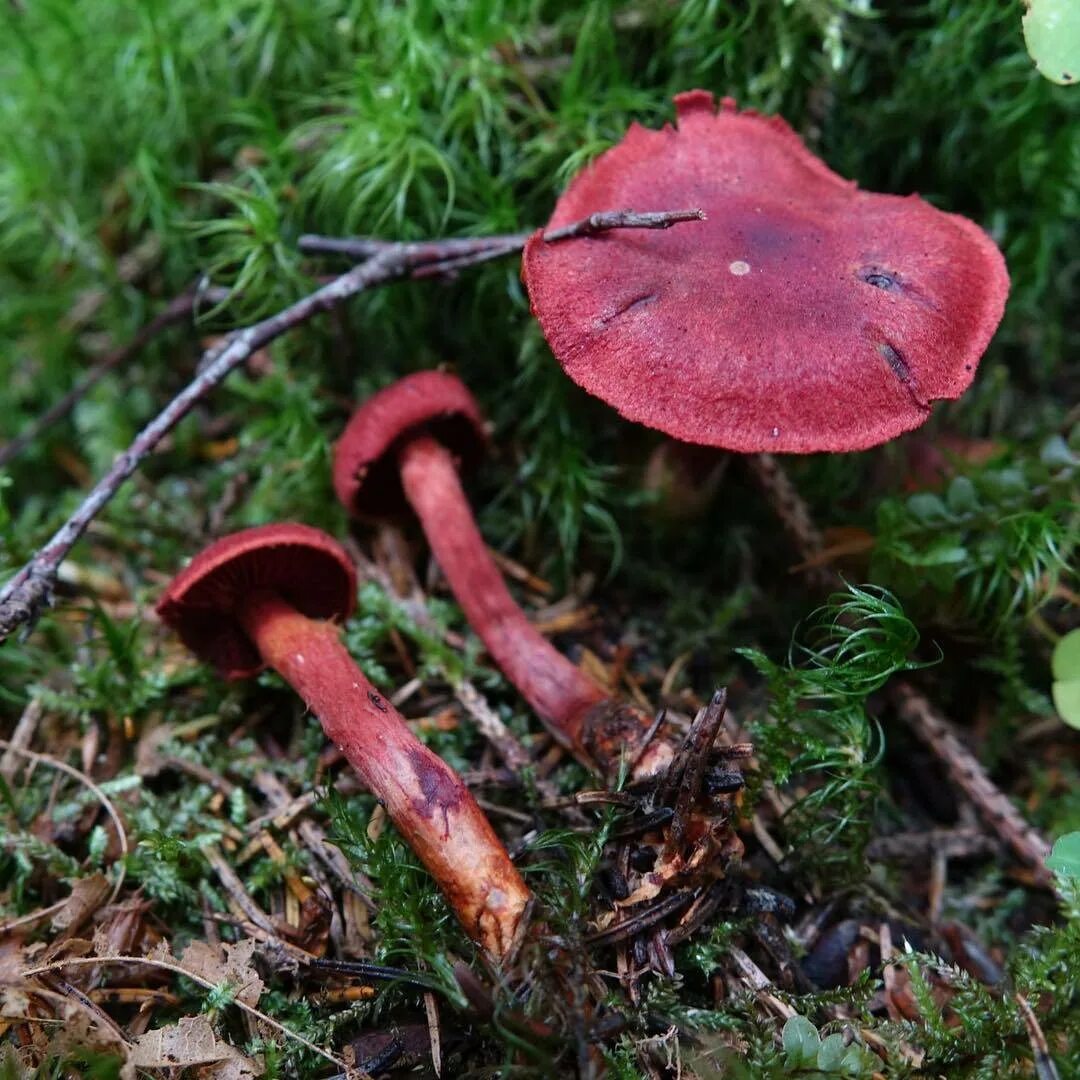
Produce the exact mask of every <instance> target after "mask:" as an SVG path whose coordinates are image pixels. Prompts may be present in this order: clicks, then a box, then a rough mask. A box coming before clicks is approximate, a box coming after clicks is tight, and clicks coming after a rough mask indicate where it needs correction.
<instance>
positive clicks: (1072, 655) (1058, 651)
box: [1050, 630, 1080, 682]
mask: <svg viewBox="0 0 1080 1080" xmlns="http://www.w3.org/2000/svg"><path fill="white" fill-rule="evenodd" d="M1050 670H1051V672H1053V675H1054V678H1055V679H1057V680H1059V681H1061V682H1069V681H1070V680H1071V679H1080V630H1070V631H1069V633H1067V634H1066V635H1065V636H1064V637H1063V638H1062V639H1061V640H1060V641H1059V642H1058V643H1057V645H1055V646H1054V655H1053V657H1052V658H1051V660H1050Z"/></svg>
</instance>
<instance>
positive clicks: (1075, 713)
mask: <svg viewBox="0 0 1080 1080" xmlns="http://www.w3.org/2000/svg"><path fill="white" fill-rule="evenodd" d="M1050 696H1051V697H1052V698H1053V699H1054V708H1055V709H1056V710H1057V714H1058V716H1060V717H1061V719H1062V720H1064V721H1065V723H1066V724H1068V725H1069V727H1074V728H1080V679H1069V680H1067V681H1064V680H1063V681H1061V682H1056V683H1054V684H1053V685H1052V686H1051V687H1050Z"/></svg>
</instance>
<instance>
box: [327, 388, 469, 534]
mask: <svg viewBox="0 0 1080 1080" xmlns="http://www.w3.org/2000/svg"><path fill="white" fill-rule="evenodd" d="M420 433H427V434H429V435H432V436H434V437H435V438H436V439H438V440H439V442H441V443H442V444H443V445H444V446H446V448H447V449H448V450H449V451H450V452H451V453H452V454H454V455H456V456H457V457H458V459H459V461H460V463H461V465H462V466H463V467H470V466H471V465H473V464H474V463H475V462H476V461H477V460H479V459H480V458H481V457H482V456H483V453H484V449H485V447H486V445H487V437H486V435H485V433H484V420H483V417H482V416H481V415H480V408H479V406H478V405H477V404H476V401H475V400H474V399H473V396H472V394H470V393H469V391H468V390H467V389H466V387H465V384H464V383H463V382H462V381H461V380H460V379H458V378H455V377H454V376H453V375H447V374H446V373H445V372H442V371H420V372H417V373H416V374H415V375H406V376H405V377H404V378H403V379H398V381H397V382H395V383H393V384H392V385H391V386H388V387H387V388H386V389H385V390H380V391H379V392H378V393H377V394H375V395H373V396H372V397H370V398H368V400H367V401H365V402H364V404H363V405H361V406H360V408H359V409H357V410H356V412H355V413H353V415H352V418H351V419H350V420H349V423H348V424H347V425H346V427H345V430H344V432H343V433H342V435H341V438H340V439H339V440H338V442H337V445H336V446H335V448H334V490H335V491H336V492H337V496H338V498H339V499H340V500H341V502H342V503H343V504H344V506H345V507H346V508H347V509H348V510H349V512H350V513H352V514H356V515H357V516H360V517H391V516H397V515H400V514H403V513H405V512H406V511H407V503H406V501H405V493H404V492H403V491H402V488H401V480H400V477H399V475H398V464H397V451H398V450H399V449H400V447H401V446H402V445H404V444H405V443H406V442H408V440H409V439H411V438H414V437H415V436H416V435H418V434H420Z"/></svg>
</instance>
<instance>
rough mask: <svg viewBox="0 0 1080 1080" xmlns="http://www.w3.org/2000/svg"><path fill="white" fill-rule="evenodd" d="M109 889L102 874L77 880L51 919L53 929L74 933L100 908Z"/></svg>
mask: <svg viewBox="0 0 1080 1080" xmlns="http://www.w3.org/2000/svg"><path fill="white" fill-rule="evenodd" d="M111 888H112V887H111V886H110V884H109V882H108V881H107V880H106V878H105V875H104V874H91V875H90V876H89V877H84V878H79V880H78V881H76V882H75V885H74V886H73V887H72V890H71V895H70V896H69V897H68V898H67V900H66V901H65V902H64V906H63V907H62V908H61V909H60V910H59V911H58V912H57V913H56V914H55V915H54V916H53V917H52V926H53V929H54V930H62V931H66V932H67V934H69V935H70V934H73V933H75V931H76V930H78V929H79V927H80V926H82V925H83V923H85V922H86V921H87V920H88V919H89V918H90V916H91V915H93V914H94V912H95V911H97V909H98V908H99V907H101V905H102V904H103V903H104V902H105V898H106V897H107V896H108V895H109V892H110V890H111Z"/></svg>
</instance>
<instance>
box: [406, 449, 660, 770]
mask: <svg viewBox="0 0 1080 1080" xmlns="http://www.w3.org/2000/svg"><path fill="white" fill-rule="evenodd" d="M398 466H399V469H400V474H401V484H402V487H403V488H404V490H405V496H406V498H407V499H408V501H409V503H410V505H411V506H412V508H413V510H414V511H415V512H416V515H417V517H419V519H420V522H421V524H422V526H423V528H424V533H425V535H426V536H427V539H428V543H429V544H430V545H431V549H432V551H433V552H434V553H435V558H436V559H437V560H438V563H439V566H440V567H441V568H442V571H443V573H444V574H445V575H446V577H447V580H448V581H449V582H450V587H451V589H452V590H453V592H454V595H455V596H456V597H457V600H458V603H459V604H460V605H461V607H462V609H463V610H464V612H465V616H466V618H467V619H468V620H469V623H470V625H471V626H472V627H473V629H474V630H475V631H476V633H477V634H478V635H479V636H480V638H481V640H482V641H483V642H484V644H485V645H486V646H487V648H488V651H489V652H490V653H491V656H492V658H493V659H494V660H495V662H496V663H497V664H498V665H499V667H500V668H501V669H502V671H503V673H504V674H505V675H506V677H507V678H508V679H509V680H510V681H511V682H512V683H513V684H514V685H515V686H516V687H517V688H518V690H520V691H521V693H522V695H523V696H524V698H525V700H526V701H528V703H529V705H530V706H531V707H532V708H533V709H534V710H535V711H536V713H537V715H538V716H539V717H540V719H541V720H542V721H543V723H544V725H545V727H547V729H548V731H550V732H551V734H552V735H554V736H555V738H556V739H558V740H559V742H561V743H562V744H563V745H564V746H566V747H568V748H569V749H570V750H571V751H572V752H573V753H574V754H575V755H576V756H577V757H578V758H580V759H582V760H583V761H584V762H585V763H586V764H587V765H589V766H590V767H598V768H599V769H600V770H601V771H602V772H603V773H605V774H612V773H614V772H616V771H617V770H618V768H619V764H620V761H621V758H622V756H623V754H625V753H629V754H631V755H633V754H634V751H635V749H636V748H637V747H639V746H640V744H641V741H642V739H643V738H644V736H645V734H646V732H647V731H648V729H649V728H650V726H651V718H650V717H648V716H647V715H646V714H644V713H642V712H641V711H639V710H638V709H635V708H634V707H633V706H630V705H627V704H625V703H622V702H619V701H617V700H615V699H613V698H611V697H610V696H609V695H608V694H606V693H605V692H604V691H603V690H602V689H601V688H600V687H599V686H597V685H596V684H595V683H594V682H593V681H592V680H591V679H589V678H588V677H587V676H586V675H584V674H583V673H582V672H581V671H579V670H578V668H577V667H575V666H574V664H572V663H571V662H570V661H569V660H567V658H566V657H565V656H563V655H562V653H560V652H559V651H558V650H557V649H556V648H555V647H554V646H553V645H552V644H551V643H550V642H549V641H548V640H547V639H546V638H544V637H543V636H542V635H541V634H540V633H539V631H538V630H537V629H536V628H535V627H534V626H533V625H532V624H531V623H530V622H529V620H528V619H527V618H526V617H525V614H524V612H522V610H521V608H519V607H518V606H517V604H516V603H515V602H514V599H513V597H512V596H511V595H510V592H509V590H508V589H507V588H506V583H505V582H504V581H503V576H502V574H501V573H500V572H499V569H498V567H497V566H496V565H495V563H494V561H493V560H492V558H491V556H490V555H489V554H488V551H487V548H486V547H485V545H484V540H483V537H482V536H481V535H480V531H479V530H478V529H477V527H476V521H475V519H474V518H473V514H472V509H471V508H470V506H469V502H468V500H467V499H466V497H465V493H464V491H463V490H462V488H461V482H460V480H459V479H458V471H457V467H456V465H455V463H454V459H453V457H452V456H451V454H450V452H449V451H448V450H447V449H446V448H445V447H444V446H443V445H442V444H441V443H439V442H438V441H437V440H436V439H434V438H432V437H431V436H430V435H418V436H416V437H414V438H413V439H411V440H410V441H409V442H407V443H406V444H405V445H404V446H403V447H402V448H401V449H400V450H399V452H398ZM654 745H655V749H653V748H650V749H649V750H648V751H647V752H646V754H645V755H643V756H642V759H641V760H640V761H639V762H638V765H637V769H636V770H635V771H636V772H637V774H638V775H642V774H648V773H651V772H653V771H656V770H657V769H658V768H660V767H661V766H662V765H665V764H666V762H667V758H668V756H669V755H670V751H669V750H668V749H667V748H666V746H665V745H664V744H662V743H656V744H654ZM646 759H648V760H646Z"/></svg>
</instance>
